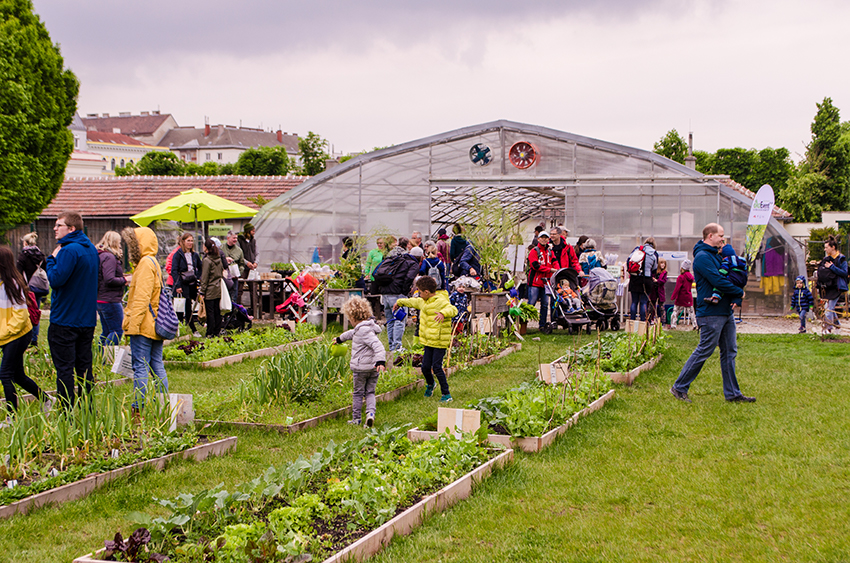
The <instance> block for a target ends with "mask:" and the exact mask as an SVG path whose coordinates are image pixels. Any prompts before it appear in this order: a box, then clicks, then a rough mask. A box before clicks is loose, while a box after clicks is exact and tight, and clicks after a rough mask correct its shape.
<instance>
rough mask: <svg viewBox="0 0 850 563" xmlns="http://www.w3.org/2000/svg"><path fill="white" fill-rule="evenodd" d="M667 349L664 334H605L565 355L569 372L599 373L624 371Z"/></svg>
mask: <svg viewBox="0 0 850 563" xmlns="http://www.w3.org/2000/svg"><path fill="white" fill-rule="evenodd" d="M666 346H667V336H666V335H664V334H660V335H656V334H655V333H654V332H652V331H650V334H646V335H637V334H633V333H624V332H613V333H612V332H609V333H605V334H603V335H601V336H600V337H599V338H598V339H597V341H596V342H591V343H590V344H587V345H585V346H582V347H581V348H579V349H578V350H575V351H568V352H567V354H566V355H565V356H566V357H567V359H568V361H569V362H570V363H571V367H572V369H575V370H590V369H597V368H598V369H599V370H601V371H603V372H624V371H629V370H631V369H634V368H636V367H638V366H639V365H641V364H643V363H645V362H647V361H649V360H650V359H652V358H654V357H655V356H657V355H658V354H660V353H662V352H663V351H664V349H665V348H666Z"/></svg>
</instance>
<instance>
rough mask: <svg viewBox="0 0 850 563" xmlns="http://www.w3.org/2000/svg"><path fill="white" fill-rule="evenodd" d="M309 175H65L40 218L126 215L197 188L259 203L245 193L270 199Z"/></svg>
mask: <svg viewBox="0 0 850 563" xmlns="http://www.w3.org/2000/svg"><path fill="white" fill-rule="evenodd" d="M307 178H309V176H117V177H116V176H111V177H101V178H66V179H65V181H64V182H63V184H62V188H61V189H60V190H59V193H58V194H56V197H55V198H53V201H51V202H50V205H48V206H47V208H45V209H44V211H42V212H41V217H42V218H52V217H56V216H57V215H58V214H59V213H60V212H62V211H68V210H73V211H77V212H79V213H80V215H82V216H83V217H130V216H131V215H135V214H136V213H140V212H142V211H144V210H145V209H148V208H150V207H153V206H154V205H156V204H157V203H161V202H163V201H165V200H167V199H170V198H172V197H174V196H176V195H180V192H182V191H186V190H191V189H192V188H200V189H202V190H205V191H207V192H209V193H211V194H215V195H217V196H220V197H223V198H226V199H229V200H231V201H235V202H237V203H241V204H242V205H247V206H248V207H251V208H252V209H259V207H258V206H257V205H256V204H255V203H254V202H252V201H250V200H249V199H248V197H249V196H250V197H256V196H258V195H261V196H263V198H264V199H267V200H272V199H274V198H276V197H277V196H279V195H280V194H282V193H285V192H288V191H289V190H291V189H292V188H294V187H295V186H297V185H299V184H300V183H301V182H303V181H304V180H306V179H307Z"/></svg>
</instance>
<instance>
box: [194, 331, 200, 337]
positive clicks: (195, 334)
mask: <svg viewBox="0 0 850 563" xmlns="http://www.w3.org/2000/svg"><path fill="white" fill-rule="evenodd" d="M192 336H193V337H194V338H200V337H201V333H200V332H198V331H197V330H196V331H195V332H193V333H192Z"/></svg>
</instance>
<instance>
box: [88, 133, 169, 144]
mask: <svg viewBox="0 0 850 563" xmlns="http://www.w3.org/2000/svg"><path fill="white" fill-rule="evenodd" d="M86 139H87V140H88V141H89V142H90V143H114V144H116V145H133V146H141V147H152V146H153V145H149V144H148V143H143V142H142V141H137V140H136V139H134V138H133V137H128V136H127V135H122V134H121V133H106V132H101V131H86Z"/></svg>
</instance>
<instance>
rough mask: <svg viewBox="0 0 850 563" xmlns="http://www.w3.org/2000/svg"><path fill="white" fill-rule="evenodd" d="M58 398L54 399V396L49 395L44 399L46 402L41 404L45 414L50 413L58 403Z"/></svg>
mask: <svg viewBox="0 0 850 563" xmlns="http://www.w3.org/2000/svg"><path fill="white" fill-rule="evenodd" d="M57 400H58V399H54V398H53V397H51V396H50V395H48V396H47V397H46V398H45V399H44V402H43V403H42V404H41V412H43V413H44V414H47V413H49V412H50V411H51V410H53V407H54V406H55V405H56V401H57Z"/></svg>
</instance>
